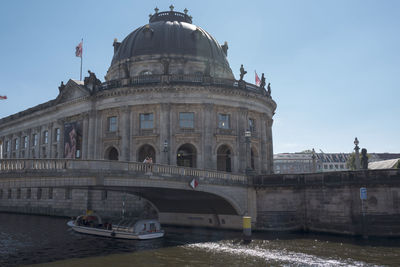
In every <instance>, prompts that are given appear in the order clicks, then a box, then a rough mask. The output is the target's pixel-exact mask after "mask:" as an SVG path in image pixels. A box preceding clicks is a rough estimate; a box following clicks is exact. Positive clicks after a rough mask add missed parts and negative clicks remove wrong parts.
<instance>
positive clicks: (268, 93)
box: [267, 83, 271, 97]
mask: <svg viewBox="0 0 400 267" xmlns="http://www.w3.org/2000/svg"><path fill="white" fill-rule="evenodd" d="M267 96H269V97H271V83H268V86H267Z"/></svg>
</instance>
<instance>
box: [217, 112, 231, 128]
mask: <svg viewBox="0 0 400 267" xmlns="http://www.w3.org/2000/svg"><path fill="white" fill-rule="evenodd" d="M229 120H230V119H229V114H218V128H221V129H229V128H230V126H229Z"/></svg>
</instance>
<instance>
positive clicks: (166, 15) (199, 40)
mask: <svg viewBox="0 0 400 267" xmlns="http://www.w3.org/2000/svg"><path fill="white" fill-rule="evenodd" d="M156 54H163V55H167V56H168V55H193V56H201V57H205V58H207V59H209V60H210V61H214V62H216V63H217V62H218V63H219V64H221V65H224V66H227V67H229V64H228V61H227V60H226V55H225V53H224V51H223V49H222V47H221V46H220V45H219V44H218V42H217V41H216V40H215V39H214V38H213V37H212V36H211V35H210V34H209V33H208V32H206V31H205V30H203V29H202V28H200V27H198V26H195V25H193V24H191V18H190V17H189V16H187V15H186V14H183V13H180V12H175V11H168V12H160V13H156V14H154V15H153V16H152V17H151V18H150V23H149V24H147V25H145V26H142V27H140V28H138V29H136V30H135V31H133V32H132V33H130V34H129V35H128V36H127V37H126V38H125V39H124V40H123V41H122V42H121V44H119V46H118V48H117V49H116V51H115V54H114V57H113V59H112V62H111V65H114V64H116V63H117V62H119V61H121V60H125V59H129V58H131V57H135V56H142V55H156Z"/></svg>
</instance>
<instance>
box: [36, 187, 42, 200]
mask: <svg viewBox="0 0 400 267" xmlns="http://www.w3.org/2000/svg"><path fill="white" fill-rule="evenodd" d="M36 199H42V188H38V189H37V191H36Z"/></svg>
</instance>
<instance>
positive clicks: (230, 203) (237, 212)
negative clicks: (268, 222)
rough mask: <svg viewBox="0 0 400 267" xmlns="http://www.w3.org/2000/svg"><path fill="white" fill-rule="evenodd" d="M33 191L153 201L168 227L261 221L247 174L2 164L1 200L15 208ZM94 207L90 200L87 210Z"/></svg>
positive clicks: (93, 164)
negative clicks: (74, 191) (194, 184)
mask: <svg viewBox="0 0 400 267" xmlns="http://www.w3.org/2000/svg"><path fill="white" fill-rule="evenodd" d="M192 181H196V182H197V183H198V186H197V187H195V188H193V187H192V186H191V185H190V183H191V182H192ZM27 188H33V189H37V190H39V189H38V188H51V190H53V188H54V189H56V188H69V189H86V190H87V191H90V190H107V191H117V192H125V193H128V194H134V195H136V196H140V197H142V198H144V199H146V200H148V201H149V202H150V203H151V204H152V205H153V207H154V208H155V209H156V210H157V212H158V215H159V219H160V221H161V222H162V223H167V224H176V225H191V226H212V227H216V226H217V227H222V228H240V227H241V217H242V216H243V215H252V217H253V218H256V214H255V213H256V211H255V210H252V207H255V205H254V203H253V202H254V201H255V199H254V193H253V191H252V190H251V189H250V188H249V187H248V179H247V177H246V176H245V175H241V174H232V173H225V172H218V171H207V170H199V169H192V168H185V167H177V166H169V165H161V164H144V163H137V162H121V161H105V160H67V159H3V160H0V190H1V191H0V194H1V196H0V197H1V198H2V199H8V198H9V199H14V198H15V201H14V203H15V202H18V199H21V190H26V189H27ZM40 190H41V189H40ZM7 193H8V195H7ZM18 194H19V195H18ZM14 196H15V197H14ZM87 198H90V194H88V195H87ZM48 205H51V203H48ZM91 206H92V204H91V200H90V199H88V200H87V206H86V207H85V208H90V207H91ZM83 210H84V209H82V211H83Z"/></svg>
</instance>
